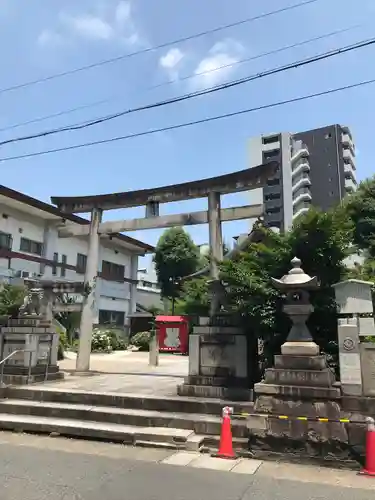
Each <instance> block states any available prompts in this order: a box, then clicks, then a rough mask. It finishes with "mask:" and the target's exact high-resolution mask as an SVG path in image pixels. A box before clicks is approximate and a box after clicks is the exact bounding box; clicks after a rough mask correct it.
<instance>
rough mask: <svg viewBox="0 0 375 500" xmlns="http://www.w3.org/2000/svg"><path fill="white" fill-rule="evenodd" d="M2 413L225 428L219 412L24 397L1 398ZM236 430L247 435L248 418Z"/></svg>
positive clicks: (206, 430)
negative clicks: (166, 410)
mask: <svg viewBox="0 0 375 500" xmlns="http://www.w3.org/2000/svg"><path fill="white" fill-rule="evenodd" d="M0 413H3V414H5V413H6V414H9V415H25V416H37V417H48V418H54V419H61V418H62V419H68V420H71V419H74V420H81V421H92V422H103V423H109V424H118V425H128V426H140V427H156V428H171V429H182V430H190V431H193V432H195V433H196V434H203V435H220V429H221V417H219V416H215V415H204V414H196V413H181V412H162V411H150V410H140V409H133V408H115V407H105V406H90V405H82V404H71V403H51V402H45V401H43V402H40V401H29V400H22V399H21V400H18V399H8V400H5V401H0ZM0 425H1V423H0ZM232 433H233V436H235V437H245V436H246V435H247V429H246V425H245V423H244V421H242V420H237V421H236V420H234V421H233V422H232Z"/></svg>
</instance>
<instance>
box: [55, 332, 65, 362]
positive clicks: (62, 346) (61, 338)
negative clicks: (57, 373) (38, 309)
mask: <svg viewBox="0 0 375 500" xmlns="http://www.w3.org/2000/svg"><path fill="white" fill-rule="evenodd" d="M57 332H58V334H59V347H58V350H57V359H58V360H59V361H61V360H62V359H64V352H65V349H66V348H67V347H68V337H67V335H66V333H65V332H64V330H61V329H57Z"/></svg>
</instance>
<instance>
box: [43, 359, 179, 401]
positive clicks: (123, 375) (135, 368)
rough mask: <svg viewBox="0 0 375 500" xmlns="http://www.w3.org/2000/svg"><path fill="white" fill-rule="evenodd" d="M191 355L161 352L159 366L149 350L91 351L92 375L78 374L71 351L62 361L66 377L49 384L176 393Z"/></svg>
mask: <svg viewBox="0 0 375 500" xmlns="http://www.w3.org/2000/svg"><path fill="white" fill-rule="evenodd" d="M188 363H189V358H188V357H187V356H179V355H173V354H160V356H159V366H157V367H150V366H149V364H148V353H146V352H131V351H117V352H114V353H111V354H92V355H91V363H90V368H91V375H90V376H77V375H75V374H74V370H75V366H76V355H75V354H74V353H70V352H69V353H67V357H66V359H64V360H63V361H61V362H60V363H59V366H60V369H61V370H64V371H65V372H66V377H65V380H62V381H58V382H48V387H56V388H59V389H66V390H69V389H76V390H82V391H93V392H119V393H128V394H129V393H136V394H152V395H155V396H175V395H176V387H177V385H178V384H181V383H182V382H183V379H184V377H185V376H186V375H187V373H188Z"/></svg>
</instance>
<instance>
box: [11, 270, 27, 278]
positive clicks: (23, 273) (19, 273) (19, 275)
mask: <svg viewBox="0 0 375 500" xmlns="http://www.w3.org/2000/svg"><path fill="white" fill-rule="evenodd" d="M14 277H15V278H29V277H30V272H29V271H16V272H15V273H14Z"/></svg>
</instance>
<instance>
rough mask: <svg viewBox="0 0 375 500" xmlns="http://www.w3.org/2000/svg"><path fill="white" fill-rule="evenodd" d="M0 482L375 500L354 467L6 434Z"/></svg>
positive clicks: (228, 498) (178, 498) (146, 493)
mask: <svg viewBox="0 0 375 500" xmlns="http://www.w3.org/2000/svg"><path fill="white" fill-rule="evenodd" d="M0 480H1V500H15V499H18V498H22V499H23V500H101V499H103V498H105V499H106V500H198V499H199V500H200V499H205V500H300V499H301V498H303V499H304V500H338V499H339V500H350V498H353V497H354V498H355V499H356V500H373V498H374V494H375V480H374V478H368V477H362V476H358V475H357V474H356V473H355V472H352V471H342V470H341V471H337V470H334V469H328V468H322V467H311V466H310V467H309V466H302V465H291V464H282V463H275V462H264V463H262V462H258V461H256V460H241V461H238V462H236V461H227V460H219V459H211V457H209V456H202V455H199V456H198V455H196V454H195V453H190V454H187V453H186V452H179V453H175V452H173V451H168V450H160V449H141V448H133V447H126V446H122V445H113V444H112V445H110V444H107V443H94V442H87V441H81V440H70V439H63V438H48V437H40V436H28V435H22V434H21V435H19V434H11V433H4V432H2V433H0ZM371 492H372V493H371Z"/></svg>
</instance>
